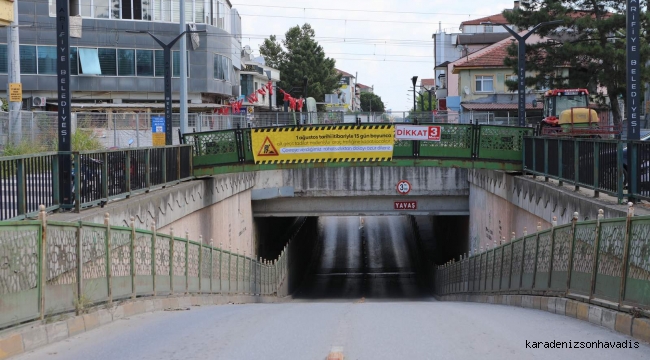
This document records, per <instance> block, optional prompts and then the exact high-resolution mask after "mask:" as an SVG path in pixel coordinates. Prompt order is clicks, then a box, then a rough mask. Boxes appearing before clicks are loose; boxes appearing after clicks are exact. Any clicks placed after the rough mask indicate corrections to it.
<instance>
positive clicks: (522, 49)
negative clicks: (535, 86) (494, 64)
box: [517, 38, 526, 127]
mask: <svg viewBox="0 0 650 360" xmlns="http://www.w3.org/2000/svg"><path fill="white" fill-rule="evenodd" d="M518 40H519V49H518V53H519V60H518V62H517V64H518V65H517V67H518V70H519V74H518V75H517V80H518V81H519V85H518V86H517V96H518V98H519V101H518V106H517V109H518V110H517V116H518V117H519V126H522V127H523V126H526V38H519V39H518Z"/></svg>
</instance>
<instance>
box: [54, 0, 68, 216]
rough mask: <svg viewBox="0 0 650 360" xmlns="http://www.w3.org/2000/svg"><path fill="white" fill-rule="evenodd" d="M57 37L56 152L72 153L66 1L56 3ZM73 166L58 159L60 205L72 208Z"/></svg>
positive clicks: (64, 156) (64, 160) (58, 0)
mask: <svg viewBox="0 0 650 360" xmlns="http://www.w3.org/2000/svg"><path fill="white" fill-rule="evenodd" d="M56 9H57V10H56V11H57V13H56V29H57V31H56V33H57V47H56V53H57V60H56V61H57V92H58V100H57V106H58V108H59V113H58V119H59V124H58V140H59V151H71V150H72V147H71V133H70V132H71V129H70V117H71V116H70V101H71V99H70V25H69V23H68V21H69V18H70V4H69V2H68V0H56ZM71 173H72V162H71V161H70V154H67V155H59V186H60V194H61V202H62V203H63V204H71V202H72V201H71V200H72V188H71V181H72V178H71V176H72V174H71Z"/></svg>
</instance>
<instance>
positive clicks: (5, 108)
mask: <svg viewBox="0 0 650 360" xmlns="http://www.w3.org/2000/svg"><path fill="white" fill-rule="evenodd" d="M0 100H2V106H1V107H0V111H9V101H7V98H0Z"/></svg>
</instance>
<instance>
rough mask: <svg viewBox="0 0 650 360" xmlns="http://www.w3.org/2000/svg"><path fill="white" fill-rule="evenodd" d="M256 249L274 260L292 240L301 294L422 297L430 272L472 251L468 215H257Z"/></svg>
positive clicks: (292, 289) (429, 290) (291, 281)
mask: <svg viewBox="0 0 650 360" xmlns="http://www.w3.org/2000/svg"><path fill="white" fill-rule="evenodd" d="M255 221H256V227H257V237H258V239H257V247H258V253H259V254H260V255H261V256H262V257H264V258H271V259H273V258H277V256H278V255H279V254H280V252H281V251H282V249H283V247H284V246H285V244H286V243H287V240H288V239H289V238H291V237H292V234H295V236H294V237H293V240H292V242H291V252H290V264H291V267H290V269H289V275H288V290H289V293H290V294H291V295H292V296H293V297H294V298H296V299H306V300H315V299H357V298H358V299H360V298H366V299H400V300H407V299H420V298H426V297H430V296H432V295H433V288H434V283H433V279H434V276H433V271H434V270H433V269H434V268H435V265H437V264H443V263H445V262H446V261H448V260H451V259H454V258H455V259H458V258H459V257H460V255H461V254H463V253H466V252H467V251H468V248H469V246H468V234H469V231H468V225H469V218H468V217H467V216H437V217H434V216H331V217H305V218H256V220H255Z"/></svg>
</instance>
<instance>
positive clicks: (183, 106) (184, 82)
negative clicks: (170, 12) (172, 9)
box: [179, 0, 189, 140]
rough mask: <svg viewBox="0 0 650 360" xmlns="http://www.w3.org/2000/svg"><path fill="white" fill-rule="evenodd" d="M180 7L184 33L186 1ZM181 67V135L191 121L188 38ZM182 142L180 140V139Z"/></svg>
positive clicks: (184, 41)
mask: <svg viewBox="0 0 650 360" xmlns="http://www.w3.org/2000/svg"><path fill="white" fill-rule="evenodd" d="M180 6H181V28H180V32H181V33H184V31H185V30H187V29H186V26H187V25H186V24H185V0H180ZM180 50H181V53H180V67H181V73H180V79H179V80H180V82H181V84H180V85H181V86H180V90H181V94H180V98H181V99H180V101H181V102H180V120H181V125H180V126H181V134H185V133H186V132H187V122H188V121H189V119H188V118H187V116H188V115H187V36H182V37H181V42H180ZM179 140H180V139H179Z"/></svg>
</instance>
